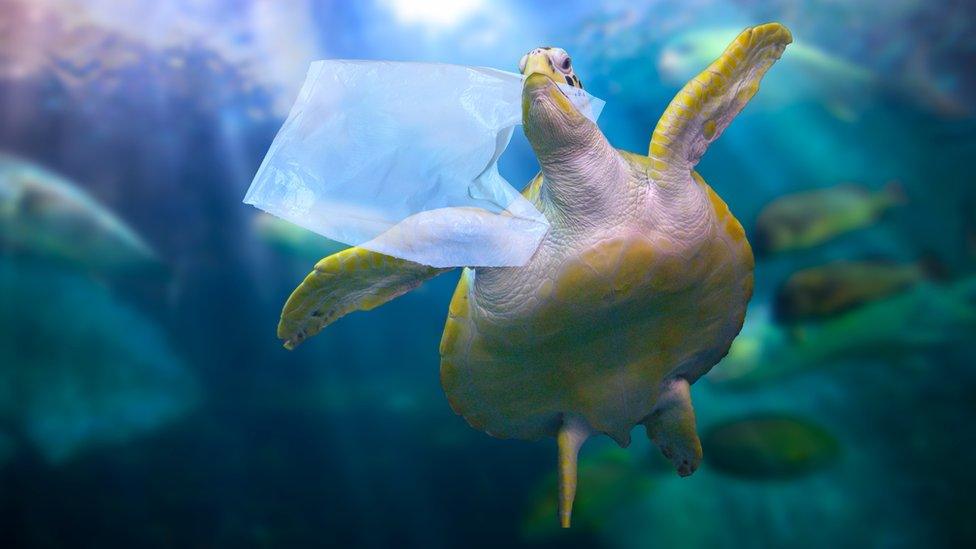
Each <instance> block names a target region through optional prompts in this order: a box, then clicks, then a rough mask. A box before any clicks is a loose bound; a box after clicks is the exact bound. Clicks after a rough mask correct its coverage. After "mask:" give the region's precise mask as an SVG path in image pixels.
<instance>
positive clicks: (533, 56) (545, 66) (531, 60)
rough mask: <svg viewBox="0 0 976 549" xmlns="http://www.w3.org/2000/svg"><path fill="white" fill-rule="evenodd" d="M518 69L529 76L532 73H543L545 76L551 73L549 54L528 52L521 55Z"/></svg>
mask: <svg viewBox="0 0 976 549" xmlns="http://www.w3.org/2000/svg"><path fill="white" fill-rule="evenodd" d="M519 70H520V71H521V72H522V74H524V75H525V76H531V75H533V74H536V73H539V74H545V75H547V76H551V75H552V66H551V64H550V61H549V56H547V55H546V54H544V53H529V54H526V55H524V56H523V57H522V60H521V61H519Z"/></svg>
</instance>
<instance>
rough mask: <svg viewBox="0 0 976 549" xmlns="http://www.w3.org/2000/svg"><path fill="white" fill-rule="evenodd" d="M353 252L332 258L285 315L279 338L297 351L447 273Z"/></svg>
mask: <svg viewBox="0 0 976 549" xmlns="http://www.w3.org/2000/svg"><path fill="white" fill-rule="evenodd" d="M449 270H451V269H438V268H436V267H429V266H427V265H421V264H419V263H414V262H412V261H407V260H405V259H397V258H395V257H392V256H388V255H384V254H381V253H377V252H372V251H370V250H367V249H365V248H359V247H354V248H349V249H347V250H343V251H341V252H339V253H337V254H333V255H330V256H328V257H326V258H324V259H322V260H320V261H319V262H318V263H316V264H315V268H314V269H313V270H312V272H311V273H309V275H308V276H307V277H305V280H304V281H302V283H301V284H299V285H298V287H297V288H295V291H294V292H292V294H291V297H289V298H288V301H287V302H286V303H285V306H284V309H282V311H281V321H280V322H279V323H278V338H279V339H281V340H283V341H284V342H285V347H286V348H288V349H294V348H295V347H296V346H298V344H300V343H301V342H302V341H304V340H305V339H306V338H308V337H310V336H313V335H315V334H317V333H319V331H321V330H322V328H325V327H326V326H328V325H329V324H332V323H333V322H335V321H336V320H338V319H339V318H341V317H343V316H345V315H347V314H349V313H351V312H353V311H368V310H370V309H373V308H375V307H379V306H380V305H382V304H384V303H386V302H387V301H390V300H392V299H395V298H397V297H400V296H401V295H403V294H405V293H407V292H409V291H410V290H413V289H414V288H416V287H418V286H420V285H421V284H423V283H424V282H426V281H427V280H430V279H431V278H434V277H435V276H437V275H439V274H441V273H443V272H445V271H449Z"/></svg>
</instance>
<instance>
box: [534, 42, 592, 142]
mask: <svg viewBox="0 0 976 549" xmlns="http://www.w3.org/2000/svg"><path fill="white" fill-rule="evenodd" d="M519 70H520V71H521V72H522V74H524V75H525V76H526V79H525V83H524V85H523V87H522V121H523V125H524V127H525V134H526V136H527V137H528V139H529V142H530V143H531V144H532V147H533V149H535V150H536V154H540V153H545V152H547V151H551V150H555V149H561V148H564V147H565V146H571V145H577V146H579V147H585V146H586V145H587V140H588V138H589V137H590V134H592V133H594V132H595V131H598V130H596V125H595V124H593V123H592V122H591V121H590V120H588V119H587V118H586V117H585V116H583V115H582V114H581V113H580V112H579V111H578V110H577V109H576V107H575V106H574V105H573V104H572V102H570V100H569V98H568V97H566V94H565V93H563V92H562V90H560V89H559V86H557V85H556V84H557V82H558V83H560V84H562V83H565V84H568V85H570V86H573V87H576V88H580V89H582V88H583V85H582V84H581V83H580V79H579V77H578V76H576V73H575V72H573V64H572V60H571V59H570V57H569V54H568V53H566V50H564V49H562V48H549V47H546V48H536V49H534V50H532V51H530V52H529V53H527V54H525V55H524V56H522V59H521V61H519Z"/></svg>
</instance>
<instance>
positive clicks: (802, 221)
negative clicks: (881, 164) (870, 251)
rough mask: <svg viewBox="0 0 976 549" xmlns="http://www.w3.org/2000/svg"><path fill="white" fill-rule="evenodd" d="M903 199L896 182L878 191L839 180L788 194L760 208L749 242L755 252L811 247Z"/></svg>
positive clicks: (871, 219)
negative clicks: (835, 183) (830, 184)
mask: <svg viewBox="0 0 976 549" xmlns="http://www.w3.org/2000/svg"><path fill="white" fill-rule="evenodd" d="M905 202H906V198H905V193H904V190H903V189H902V187H901V184H899V183H897V182H892V183H888V184H887V185H885V187H884V188H883V189H881V190H877V191H874V190H870V189H868V188H866V187H863V186H861V185H854V184H842V185H837V186H834V187H828V188H823V189H816V190H812V191H803V192H798V193H793V194H787V195H784V196H781V197H779V198H777V199H775V200H773V201H772V202H770V203H769V204H767V205H766V206H765V207H764V208H763V209H762V210H761V211H760V212H759V215H758V217H757V219H756V225H755V230H754V231H753V235H752V238H750V242H751V243H752V246H753V250H754V251H755V252H756V254H757V255H768V254H774V253H780V252H785V251H790V250H800V249H805V248H812V247H815V246H819V245H820V244H823V243H825V242H827V241H829V240H831V239H833V238H835V237H837V236H840V235H842V234H844V233H848V232H851V231H855V230H857V229H862V228H865V227H869V226H871V225H873V224H875V223H876V222H877V221H878V220H880V219H881V217H882V215H883V214H884V213H885V212H887V211H888V210H889V209H891V208H893V207H896V206H900V205H902V204H904V203H905Z"/></svg>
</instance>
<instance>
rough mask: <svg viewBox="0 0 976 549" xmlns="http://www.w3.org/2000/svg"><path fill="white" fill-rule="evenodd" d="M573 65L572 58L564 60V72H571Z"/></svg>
mask: <svg viewBox="0 0 976 549" xmlns="http://www.w3.org/2000/svg"><path fill="white" fill-rule="evenodd" d="M571 64H572V60H570V58H568V57H567V58H566V59H564V60H563V70H564V71H568V70H569V66H570V65H571Z"/></svg>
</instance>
